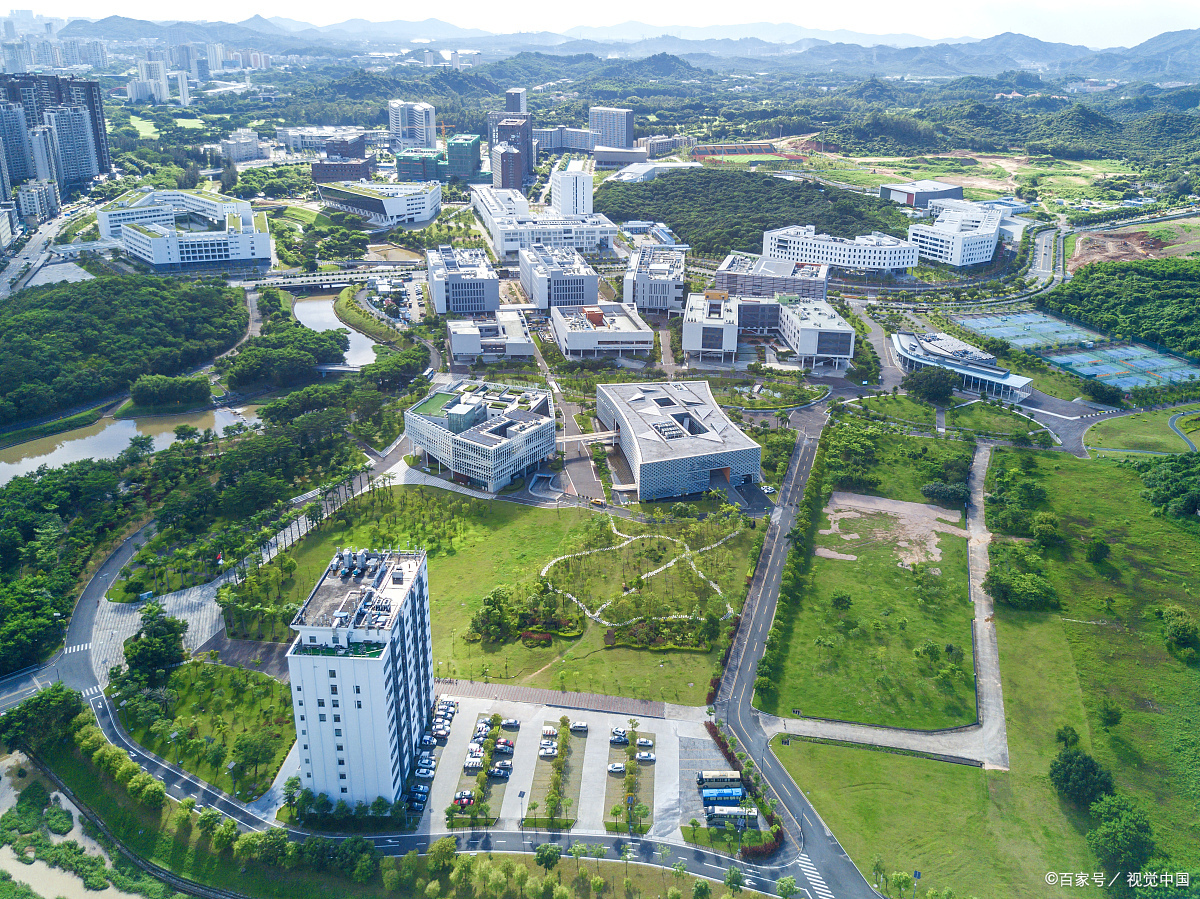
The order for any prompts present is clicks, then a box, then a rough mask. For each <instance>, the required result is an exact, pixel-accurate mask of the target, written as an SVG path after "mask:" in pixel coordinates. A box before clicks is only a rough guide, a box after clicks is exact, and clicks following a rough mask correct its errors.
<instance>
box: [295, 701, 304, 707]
mask: <svg viewBox="0 0 1200 899" xmlns="http://www.w3.org/2000/svg"><path fill="white" fill-rule="evenodd" d="M296 705H298V706H302V705H304V700H303V699H299V700H297V701H296Z"/></svg>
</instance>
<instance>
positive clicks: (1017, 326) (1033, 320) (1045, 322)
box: [951, 312, 1104, 350]
mask: <svg viewBox="0 0 1200 899" xmlns="http://www.w3.org/2000/svg"><path fill="white" fill-rule="evenodd" d="M951 318H952V319H953V321H954V322H956V323H957V324H960V325H962V326H963V327H964V328H967V329H968V330H970V331H974V332H975V333H976V334H982V335H984V336H985V337H995V338H998V339H1000V340H1007V341H1008V342H1009V343H1010V344H1012V345H1013V346H1015V347H1020V348H1021V349H1023V350H1034V349H1041V348H1043V347H1052V346H1064V345H1066V346H1079V345H1087V344H1089V343H1093V342H1103V341H1104V337H1103V336H1102V335H1100V334H1097V333H1096V332H1095V331H1090V330H1088V329H1087V328H1081V327H1079V326H1078V325H1072V324H1070V323H1069V322H1065V321H1063V320H1062V319H1058V318H1053V317H1051V316H1049V315H1045V314H1044V313H1041V312H1013V313H1009V314H1007V315H955V316H951Z"/></svg>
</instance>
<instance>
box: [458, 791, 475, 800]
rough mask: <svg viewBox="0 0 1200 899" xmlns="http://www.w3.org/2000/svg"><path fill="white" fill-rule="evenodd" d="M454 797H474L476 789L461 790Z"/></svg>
mask: <svg viewBox="0 0 1200 899" xmlns="http://www.w3.org/2000/svg"><path fill="white" fill-rule="evenodd" d="M454 798H455V799H474V798H475V791H474V790H459V791H458V792H457V793H455V794H454Z"/></svg>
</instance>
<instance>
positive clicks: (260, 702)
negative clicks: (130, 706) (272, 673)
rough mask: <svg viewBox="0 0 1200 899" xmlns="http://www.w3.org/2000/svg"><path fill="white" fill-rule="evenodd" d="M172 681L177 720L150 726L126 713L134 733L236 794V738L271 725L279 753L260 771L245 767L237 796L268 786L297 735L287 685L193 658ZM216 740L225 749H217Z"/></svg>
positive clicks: (147, 744) (143, 742)
mask: <svg viewBox="0 0 1200 899" xmlns="http://www.w3.org/2000/svg"><path fill="white" fill-rule="evenodd" d="M168 687H169V688H170V689H171V690H172V691H173V692H174V694H175V699H174V701H172V702H171V703H170V704H169V710H168V714H169V715H171V716H173V717H174V720H173V721H168V722H167V723H165V724H164V725H162V726H160V727H159V728H155V729H151V728H148V727H144V726H142V725H141V724H140V723H139V722H137V721H131V720H128V716H126V718H125V720H124V723H125V725H126V727H127V728H128V730H129V734H130V736H131V737H133V739H134V740H136V741H137V742H138V743H140V744H141V745H143V746H145V747H146V748H147V749H149V750H151V751H152V752H154V753H155V754H156V755H158V756H160V757H162V758H165V759H169V760H170V761H173V762H175V763H176V764H178V765H179V766H180V767H182V768H183V769H184V770H186V771H190V772H191V773H192V774H195V775H196V776H197V777H199V778H201V779H203V780H206V781H208V782H209V783H211V784H214V785H215V786H217V787H219V788H220V789H222V790H224V791H225V792H226V793H229V794H230V795H234V783H233V779H232V778H231V776H230V773H229V771H228V770H227V768H226V765H227V764H228V762H229V761H230V760H232V759H233V757H234V744H235V741H236V740H237V738H238V736H239V735H240V734H243V733H246V732H248V731H249V730H250V729H251V728H254V729H255V730H267V731H270V733H271V734H272V735H273V737H274V743H275V754H274V756H273V757H272V759H271V760H270V761H269V762H264V763H262V764H261V765H259V766H258V773H257V774H256V775H255V774H254V773H253V772H252V771H247V772H246V773H245V775H244V776H243V777H242V779H241V781H240V783H239V784H238V786H239V791H238V792H237V796H238V798H240V799H244V800H246V801H250V800H253V799H257V798H258V797H259V796H260V795H262V794H263V793H264V792H266V790H267V787H269V786H270V785H271V781H273V780H274V779H275V774H276V772H277V771H278V770H279V767H280V765H282V764H283V760H284V759H285V758H287V754H288V750H289V749H291V747H292V743H294V742H295V738H296V731H295V727H294V724H293V721H292V700H291V692H290V691H289V689H288V687H287V685H286V684H281V683H280V682H279V681H277V680H275V679H274V678H273V677H268V676H267V675H265V674H260V673H258V672H257V671H249V670H238V669H234V668H226V667H224V666H221V665H209V664H207V663H204V662H190V663H188V664H186V665H182V666H180V667H179V668H177V669H176V670H175V671H174V672H173V673H172V674H171V678H170V681H169V683H168ZM173 733H174V734H176V737H175V739H174V740H172V739H171V734H173ZM210 738H211V740H212V742H211V743H209V739H210ZM217 745H220V746H223V747H225V751H224V752H221V751H220V750H217V751H216V752H215V753H214V752H213V747H215V746H217Z"/></svg>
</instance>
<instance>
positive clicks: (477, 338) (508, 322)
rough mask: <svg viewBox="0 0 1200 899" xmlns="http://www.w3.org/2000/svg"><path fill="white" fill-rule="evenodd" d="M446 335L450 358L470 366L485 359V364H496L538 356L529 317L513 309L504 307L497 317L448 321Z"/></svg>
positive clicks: (500, 309) (497, 313)
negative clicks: (530, 329)
mask: <svg viewBox="0 0 1200 899" xmlns="http://www.w3.org/2000/svg"><path fill="white" fill-rule="evenodd" d="M446 336H447V338H448V339H449V341H450V355H451V356H452V357H453V359H454V361H455V362H457V363H461V364H467V365H469V364H471V363H472V362H474V361H475V360H476V359H479V358H481V357H482V359H483V361H484V362H496V361H499V360H500V359H507V358H512V357H517V356H522V357H526V358H528V357H531V356H533V355H535V353H534V349H533V335H532V334H530V333H529V325H528V324H527V323H526V321H525V316H524V315H523V314H522V313H521V312H520V311H518V310H517V309H514V308H512V307H504V306H501V307H500V308H499V309H497V310H496V313H495V317H494V318H478V319H467V320H459V319H453V320H451V321H448V322H446Z"/></svg>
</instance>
